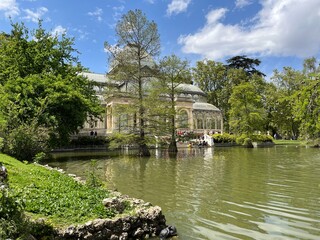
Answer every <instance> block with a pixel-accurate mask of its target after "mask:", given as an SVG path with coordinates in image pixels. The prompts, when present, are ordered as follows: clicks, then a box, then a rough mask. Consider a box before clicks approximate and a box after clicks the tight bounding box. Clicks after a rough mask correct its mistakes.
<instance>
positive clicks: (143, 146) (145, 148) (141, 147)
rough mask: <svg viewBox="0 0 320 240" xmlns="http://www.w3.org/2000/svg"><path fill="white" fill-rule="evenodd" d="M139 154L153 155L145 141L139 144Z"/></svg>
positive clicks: (144, 155) (143, 155) (141, 155)
mask: <svg viewBox="0 0 320 240" xmlns="http://www.w3.org/2000/svg"><path fill="white" fill-rule="evenodd" d="M138 155H139V156H140V157H150V156H151V154H150V151H149V148H148V146H147V144H145V143H142V144H139V153H138Z"/></svg>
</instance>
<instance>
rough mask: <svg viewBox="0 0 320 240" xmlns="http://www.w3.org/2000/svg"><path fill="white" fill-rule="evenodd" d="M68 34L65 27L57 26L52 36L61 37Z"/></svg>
mask: <svg viewBox="0 0 320 240" xmlns="http://www.w3.org/2000/svg"><path fill="white" fill-rule="evenodd" d="M66 32H67V29H65V28H64V27H62V26H61V25H59V26H56V27H55V28H54V29H53V30H52V35H54V36H61V35H63V34H65V33H66Z"/></svg>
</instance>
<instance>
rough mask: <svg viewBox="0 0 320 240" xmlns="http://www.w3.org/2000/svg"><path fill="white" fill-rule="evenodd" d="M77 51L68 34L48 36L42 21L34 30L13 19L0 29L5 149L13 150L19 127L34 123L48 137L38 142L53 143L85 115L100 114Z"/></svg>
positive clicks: (74, 129)
mask: <svg viewBox="0 0 320 240" xmlns="http://www.w3.org/2000/svg"><path fill="white" fill-rule="evenodd" d="M76 54H77V51H76V50H75V49H74V48H73V39H72V38H68V37H67V36H66V35H62V36H57V35H52V34H51V33H49V32H47V31H46V30H44V29H43V27H42V22H41V21H40V22H39V25H38V28H37V29H35V30H33V31H30V30H29V29H27V28H26V27H25V26H24V25H23V24H22V23H21V24H18V23H16V24H12V30H11V33H9V34H7V33H2V34H0V91H1V93H2V94H1V102H0V116H1V118H2V124H1V130H0V131H1V133H2V135H4V137H5V139H6V140H7V141H6V142H7V145H6V151H8V152H10V151H13V153H12V155H14V154H15V153H14V151H16V150H14V149H15V146H14V141H13V139H11V137H12V136H15V135H16V134H17V133H16V131H17V129H18V127H21V126H24V131H26V130H27V128H31V127H32V128H33V129H32V131H34V134H36V133H37V132H38V130H39V129H42V131H41V132H42V133H44V132H45V133H46V137H45V138H43V137H41V138H40V137H39V141H42V142H43V141H45V142H46V141H47V143H48V144H47V146H48V147H57V146H59V145H63V144H65V143H66V142H68V140H69V136H70V134H72V133H75V132H77V131H78V129H79V128H80V127H82V126H83V124H84V122H85V121H86V119H87V116H88V115H94V116H99V114H100V112H101V108H100V102H99V101H98V99H97V98H96V96H95V92H94V90H93V85H92V83H91V82H90V81H89V80H88V79H86V78H84V77H83V76H81V75H79V72H81V71H82V70H83V67H82V66H81V64H80V63H79V61H78V58H77V56H76ZM32 131H30V134H32ZM22 132H23V131H22ZM26 132H28V131H26ZM21 134H22V133H21ZM39 134H40V133H39ZM36 144H37V143H35V145H36ZM38 144H39V143H38ZM21 157H22V156H19V158H21ZM28 158H30V157H28ZM26 160H30V159H26Z"/></svg>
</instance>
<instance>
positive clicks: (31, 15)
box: [23, 7, 48, 22]
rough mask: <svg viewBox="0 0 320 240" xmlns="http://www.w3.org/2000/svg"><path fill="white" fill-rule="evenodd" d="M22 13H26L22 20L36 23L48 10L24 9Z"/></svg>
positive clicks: (42, 8)
mask: <svg viewBox="0 0 320 240" xmlns="http://www.w3.org/2000/svg"><path fill="white" fill-rule="evenodd" d="M23 11H24V12H25V13H26V16H25V17H24V19H26V20H29V21H32V22H38V21H39V19H42V16H43V15H44V14H46V13H47V12H48V9H47V8H46V7H40V8H37V10H36V11H32V10H30V9H24V10H23Z"/></svg>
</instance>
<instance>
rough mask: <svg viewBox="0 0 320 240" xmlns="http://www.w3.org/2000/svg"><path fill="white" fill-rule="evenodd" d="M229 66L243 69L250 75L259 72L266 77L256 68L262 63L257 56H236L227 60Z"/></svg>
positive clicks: (258, 73)
mask: <svg viewBox="0 0 320 240" xmlns="http://www.w3.org/2000/svg"><path fill="white" fill-rule="evenodd" d="M227 63H228V65H227V67H228V68H236V69H243V70H244V71H245V72H246V73H247V74H248V75H250V76H251V75H253V74H257V75H259V76H263V77H265V74H264V73H262V72H260V71H259V70H257V69H256V67H258V66H259V65H260V63H261V61H260V60H259V59H257V58H248V57H247V56H245V55H242V56H235V57H232V58H229V59H228V60H227Z"/></svg>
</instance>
